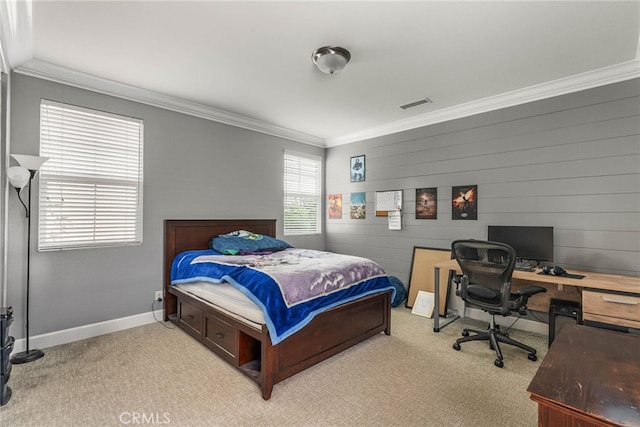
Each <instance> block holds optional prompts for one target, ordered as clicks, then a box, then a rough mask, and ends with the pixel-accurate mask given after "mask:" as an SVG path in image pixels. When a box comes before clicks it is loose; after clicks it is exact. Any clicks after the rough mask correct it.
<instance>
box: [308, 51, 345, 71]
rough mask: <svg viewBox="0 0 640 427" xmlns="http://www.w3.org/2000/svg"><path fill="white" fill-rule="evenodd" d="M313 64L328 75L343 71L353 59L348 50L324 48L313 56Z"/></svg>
mask: <svg viewBox="0 0 640 427" xmlns="http://www.w3.org/2000/svg"><path fill="white" fill-rule="evenodd" d="M311 59H312V60H313V63H314V64H316V67H318V70H320V71H322V72H323V73H327V74H334V73H337V72H339V71H341V70H342V69H343V68H344V67H345V66H346V65H347V63H348V62H349V60H350V59H351V54H350V53H349V51H348V50H347V49H344V48H342V47H338V46H324V47H321V48H319V49H316V50H315V51H314V52H313V54H312V55H311Z"/></svg>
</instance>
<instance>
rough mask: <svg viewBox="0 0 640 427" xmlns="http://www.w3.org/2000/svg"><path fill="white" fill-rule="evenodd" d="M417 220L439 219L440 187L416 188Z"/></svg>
mask: <svg viewBox="0 0 640 427" xmlns="http://www.w3.org/2000/svg"><path fill="white" fill-rule="evenodd" d="M416 219H438V187H431V188H416Z"/></svg>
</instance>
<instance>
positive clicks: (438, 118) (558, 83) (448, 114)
mask: <svg viewBox="0 0 640 427" xmlns="http://www.w3.org/2000/svg"><path fill="white" fill-rule="evenodd" d="M14 71H15V72H17V73H20V74H24V75H28V76H32V77H38V78H41V79H45V80H50V81H54V82H57V83H62V84H65V85H69V86H74V87H78V88H81V89H87V90H91V91H94V92H98V93H103V94H106V95H111V96H116V97H119V98H123V99H127V100H130V101H135V102H140V103H143V104H147V105H152V106H155V107H159V108H163V109H167V110H171V111H176V112H178V113H183V114H188V115H191V116H195V117H200V118H204V119H207V120H212V121H215V122H219V123H224V124H228V125H231V126H236V127H240V128H243V129H248V130H252V131H256V132H260V133H263V134H267V135H272V136H276V137H280V138H285V139H289V140H292V141H297V142H301V143H305V144H309V145H313V146H317V147H323V148H328V147H335V146H338V145H344V144H349V143H352V142H357V141H362V140H366V139H372V138H377V137H380V136H384V135H389V134H393V133H398V132H402V131H406V130H411V129H416V128H419V127H423V126H428V125H433V124H436V123H442V122H446V121H449V120H454V119H459V118H463V117H468V116H472V115H476V114H481V113H486V112H489V111H494V110H498V109H501V108H506V107H513V106H516V105H521V104H525V103H527V102H533V101H538V100H542V99H546V98H551V97H554V96H559V95H565V94H568V93H572V92H578V91H581V90H586V89H591V88H594V87H598V86H604V85H607V84H612V83H616V82H620V81H624V80H630V79H634V78H638V77H640V60H638V59H635V60H633V61H628V62H624V63H621V64H618V65H614V66H610V67H605V68H601V69H599V70H594V71H589V72H585V73H582V74H577V75H574V76H570V77H566V78H562V79H558V80H554V81H551V82H546V83H542V84H538V85H534V86H529V87H527V88H523V89H518V90H514V91H511V92H506V93H503V94H500V95H495V96H491V97H487V98H484V99H480V100H477V101H472V102H468V103H465V104H461V105H456V106H454V107H450V108H443V109H441V110H436V111H433V112H430V113H425V114H421V115H418V116H413V117H410V118H407V119H404V120H398V121H395V122H392V123H388V124H385V125H382V126H376V127H373V128H370V129H367V130H364V131H362V132H356V133H352V134H349V135H344V136H339V137H336V138H328V139H323V138H320V137H317V136H313V135H309V134H305V133H302V132H298V131H295V130H291V129H286V128H283V127H279V126H275V125H272V124H269V123H265V122H261V121H258V120H254V119H250V118H248V117H244V116H241V115H238V114H234V113H229V112H227V111H223V110H219V109H216V108H213V107H209V106H206V105H203V104H198V103H195V102H191V101H186V100H184V99H180V98H176V97H172V96H168V95H164V94H161V93H158V92H153V91H150V90H147V89H141V88H139V87H135V86H130V85H126V84H124V83H120V82H116V81H113V80H108V79H104V78H101V77H97V76H93V75H89V74H86V73H82V72H79V71H76V70H72V69H68V68H65V67H61V66H58V65H54V64H51V63H48V62H44V61H39V60H35V59H32V60H29V61H27V62H26V63H25V64H23V65H21V66H20V67H18V68H16V69H15V70H14Z"/></svg>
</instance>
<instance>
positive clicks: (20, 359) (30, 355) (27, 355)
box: [11, 169, 44, 365]
mask: <svg viewBox="0 0 640 427" xmlns="http://www.w3.org/2000/svg"><path fill="white" fill-rule="evenodd" d="M36 172H38V171H37V170H33V169H31V170H29V173H30V177H29V200H28V201H27V204H28V208H27V307H26V319H25V329H26V332H27V336H26V347H27V349H26V351H22V352H20V353H16V354H14V355H13V356H12V357H11V363H12V364H14V365H19V364H21V363H29V362H33V361H34V360H38V359H40V358H41V357H43V356H44V352H43V351H42V350H38V349H34V350H30V349H29V305H30V304H29V288H30V286H29V285H30V272H31V183H32V182H33V178H34V177H35V176H36Z"/></svg>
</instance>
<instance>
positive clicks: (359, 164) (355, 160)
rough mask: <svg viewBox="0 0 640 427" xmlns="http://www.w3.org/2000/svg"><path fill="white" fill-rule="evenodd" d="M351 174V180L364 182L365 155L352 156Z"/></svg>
mask: <svg viewBox="0 0 640 427" xmlns="http://www.w3.org/2000/svg"><path fill="white" fill-rule="evenodd" d="M349 175H350V176H351V182H364V180H365V165H364V155H361V156H354V157H352V158H351V162H350V169H349Z"/></svg>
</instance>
